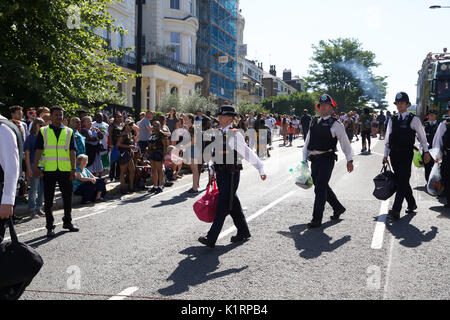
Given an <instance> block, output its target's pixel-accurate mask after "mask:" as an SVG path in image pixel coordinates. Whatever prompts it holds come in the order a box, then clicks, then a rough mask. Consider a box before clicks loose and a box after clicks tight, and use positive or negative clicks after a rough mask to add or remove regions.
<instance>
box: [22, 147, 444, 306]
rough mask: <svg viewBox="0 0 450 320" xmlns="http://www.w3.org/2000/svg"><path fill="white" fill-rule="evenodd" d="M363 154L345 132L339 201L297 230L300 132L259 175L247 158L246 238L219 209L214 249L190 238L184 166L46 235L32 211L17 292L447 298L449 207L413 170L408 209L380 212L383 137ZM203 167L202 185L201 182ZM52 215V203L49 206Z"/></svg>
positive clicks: (195, 231)
mask: <svg viewBox="0 0 450 320" xmlns="http://www.w3.org/2000/svg"><path fill="white" fill-rule="evenodd" d="M374 143H375V144H376V145H375V146H374V147H373V154H372V155H370V156H369V155H361V154H359V151H360V149H361V144H360V142H354V143H353V148H354V150H355V154H356V156H355V171H354V173H352V174H348V173H347V172H346V162H345V160H344V156H343V154H342V152H340V153H339V162H338V163H337V164H336V167H335V170H334V174H333V178H332V181H331V186H332V188H333V189H334V190H335V192H336V194H337V196H338V198H339V199H340V201H341V202H342V203H343V204H344V205H345V207H346V208H347V212H346V213H345V214H344V215H343V216H342V220H340V221H337V222H334V221H333V222H332V221H330V220H329V216H331V215H332V210H331V208H330V207H328V206H327V207H326V211H325V215H324V226H323V228H321V229H315V230H308V229H307V228H306V224H307V223H308V222H309V221H310V220H311V216H312V205H313V201H314V191H313V189H310V190H303V189H301V188H299V187H297V186H295V184H294V182H293V180H292V178H291V176H290V174H289V169H290V168H293V167H295V165H296V164H298V162H299V161H300V158H301V152H302V147H303V141H300V140H296V141H295V143H294V146H293V147H290V148H285V147H279V146H278V145H277V146H276V148H275V150H274V151H273V152H272V155H273V156H272V157H271V158H269V159H267V160H264V163H265V167H266V172H267V174H268V179H267V181H266V182H262V181H261V180H260V178H259V176H258V173H257V171H256V169H254V168H253V167H251V166H249V165H246V167H245V170H244V172H243V174H242V177H241V184H240V187H239V191H238V194H239V197H240V199H241V202H242V205H243V206H244V207H245V208H246V211H245V213H246V216H247V218H248V220H249V227H250V230H251V233H252V238H251V240H250V241H249V242H247V243H244V244H242V245H236V244H231V243H230V237H231V236H232V235H234V234H235V230H234V229H233V224H232V221H231V218H229V217H228V218H227V220H226V223H225V226H224V228H223V233H222V235H221V237H220V239H219V241H218V243H217V246H216V249H215V250H211V249H209V248H207V247H203V246H202V245H201V244H200V243H198V242H197V238H198V237H199V236H203V235H206V233H207V231H208V230H209V225H208V224H205V223H202V222H200V221H199V220H197V218H196V216H195V214H194V212H193V210H192V205H193V204H194V202H195V201H196V199H198V198H199V197H200V196H201V195H199V196H197V197H193V196H190V195H188V194H187V193H186V191H188V190H189V189H190V187H191V184H190V182H191V180H190V179H191V177H186V178H185V179H183V180H182V181H178V182H177V184H176V185H174V186H173V187H172V188H170V189H167V190H166V191H165V192H164V193H162V194H160V195H157V196H154V197H150V196H148V195H147V194H144V193H142V194H136V195H133V196H132V197H129V198H127V199H125V200H123V201H120V200H118V201H114V202H108V203H105V204H101V205H96V206H92V207H84V208H78V209H75V210H74V212H73V217H74V219H75V220H76V221H75V223H76V224H77V225H78V226H79V227H80V228H81V232H79V233H76V234H71V233H65V232H64V231H62V229H61V225H59V226H57V229H56V232H57V237H56V238H55V239H52V240H48V239H47V238H46V236H45V234H46V231H45V229H44V228H43V227H44V225H45V219H43V218H40V219H36V220H32V221H30V222H27V223H23V224H20V225H18V227H17V229H18V232H19V234H21V235H22V236H21V237H20V239H21V240H22V241H26V242H27V243H29V244H31V245H32V246H33V247H35V248H37V249H38V251H39V252H40V254H41V255H42V257H43V259H44V261H45V264H44V266H43V268H42V270H41V272H40V273H39V274H38V276H37V277H36V278H35V280H34V281H33V283H32V284H31V286H30V287H29V288H28V289H29V291H28V292H26V293H25V294H24V295H23V297H22V299H25V300H35V299H79V300H85V299H96V300H97V299H98V300H106V299H110V298H112V297H113V296H114V295H116V297H113V299H116V300H117V299H145V298H152V299H181V300H185V299H186V300H190V299H199V300H209V299H226V300H240V299H255V300H265V299H275V300H279V299H288V300H300V299H371V300H372V299H373V300H382V299H449V298H450V290H449V289H450V278H449V276H448V273H449V271H450V270H449V266H450V263H449V252H450V250H449V247H448V244H449V243H450V233H449V232H448V231H449V223H450V220H449V217H450V215H449V212H444V209H443V205H442V204H440V203H439V202H438V199H436V198H433V197H431V196H429V195H428V194H427V193H426V192H425V191H424V188H423V185H424V184H425V181H424V178H423V175H424V173H423V169H416V168H414V169H413V175H412V178H411V184H412V186H413V188H414V193H415V197H416V199H417V202H418V206H419V209H418V210H417V212H418V213H417V215H415V216H408V215H406V214H405V213H402V219H401V220H400V221H398V222H396V223H391V222H390V221H389V219H387V221H386V222H385V220H386V214H387V210H388V208H389V205H392V201H393V199H391V201H390V203H388V202H384V203H383V202H382V201H379V200H376V199H375V198H374V197H373V196H372V191H373V182H372V179H373V177H375V176H376V175H377V174H378V173H379V170H380V168H381V161H382V154H383V150H384V149H383V148H384V141H378V140H376V139H375V142H374ZM206 178H207V176H206V174H204V175H203V176H202V179H203V180H202V186H206ZM56 215H57V217H56V222H60V218H61V217H62V212H57V213H56Z"/></svg>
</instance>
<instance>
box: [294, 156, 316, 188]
mask: <svg viewBox="0 0 450 320" xmlns="http://www.w3.org/2000/svg"><path fill="white" fill-rule="evenodd" d="M290 171H291V173H292V174H293V175H294V179H295V184H296V185H297V186H299V187H301V188H303V189H309V188H311V187H312V186H313V180H312V177H311V171H310V170H309V168H308V164H307V163H306V162H305V161H303V162H302V163H301V164H299V165H298V166H297V167H296V168H295V169H291V170H290Z"/></svg>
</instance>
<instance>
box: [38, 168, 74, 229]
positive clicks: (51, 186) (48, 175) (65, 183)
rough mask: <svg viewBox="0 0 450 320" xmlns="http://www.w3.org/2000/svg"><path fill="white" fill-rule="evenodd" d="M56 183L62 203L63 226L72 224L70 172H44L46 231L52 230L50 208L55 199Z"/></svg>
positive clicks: (52, 219)
mask: <svg viewBox="0 0 450 320" xmlns="http://www.w3.org/2000/svg"><path fill="white" fill-rule="evenodd" d="M57 182H58V185H59V189H60V190H61V193H62V198H63V202H64V217H63V222H64V224H70V223H72V192H73V183H72V181H70V172H62V171H54V172H50V171H45V172H44V202H45V204H44V211H45V219H46V222H47V225H46V228H47V229H48V230H50V229H54V225H53V222H54V221H55V219H54V218H53V213H52V208H53V200H54V198H55V189H56V183H57Z"/></svg>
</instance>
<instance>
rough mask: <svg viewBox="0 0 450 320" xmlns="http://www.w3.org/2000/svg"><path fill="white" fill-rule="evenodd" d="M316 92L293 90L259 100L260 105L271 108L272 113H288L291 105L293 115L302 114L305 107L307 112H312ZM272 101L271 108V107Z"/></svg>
mask: <svg viewBox="0 0 450 320" xmlns="http://www.w3.org/2000/svg"><path fill="white" fill-rule="evenodd" d="M316 96H317V94H312V93H309V92H294V93H291V94H289V95H284V96H279V97H270V98H266V99H264V100H263V101H261V103H262V105H263V106H264V107H265V108H266V109H268V110H271V111H270V112H272V113H278V114H286V115H289V114H290V111H291V107H294V108H295V115H297V116H300V115H303V110H305V109H307V110H308V112H310V113H314V112H315V111H314V105H315V104H316V101H317V99H316ZM272 102H273V107H274V108H273V109H272Z"/></svg>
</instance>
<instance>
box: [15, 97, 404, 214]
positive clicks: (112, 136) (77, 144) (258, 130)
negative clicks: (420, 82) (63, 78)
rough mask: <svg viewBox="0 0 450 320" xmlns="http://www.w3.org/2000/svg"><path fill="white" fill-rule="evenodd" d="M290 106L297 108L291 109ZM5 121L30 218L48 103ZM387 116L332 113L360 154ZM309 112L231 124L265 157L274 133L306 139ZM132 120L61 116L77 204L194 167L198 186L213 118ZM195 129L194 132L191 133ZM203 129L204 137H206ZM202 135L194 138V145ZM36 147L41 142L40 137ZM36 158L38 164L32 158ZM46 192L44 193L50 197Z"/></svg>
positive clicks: (169, 180)
mask: <svg viewBox="0 0 450 320" xmlns="http://www.w3.org/2000/svg"><path fill="white" fill-rule="evenodd" d="M292 109H294V110H295V108H292ZM9 110H10V114H11V116H10V121H12V122H13V123H14V124H16V126H17V127H18V128H19V130H20V132H21V134H22V137H23V140H24V142H25V144H24V161H23V171H24V174H23V179H20V180H19V181H20V188H19V192H18V198H17V199H18V200H17V201H18V202H19V203H20V202H22V203H27V204H28V208H29V214H30V216H32V217H36V216H45V212H44V211H43V209H42V208H43V204H44V190H45V186H44V183H45V182H44V179H43V175H42V174H35V172H34V171H35V170H34V168H35V167H37V168H39V169H40V170H41V171H43V169H44V161H43V158H42V157H40V158H39V159H35V154H36V150H37V149H38V147H37V145H38V144H39V143H38V140H39V136H41V140H42V139H43V137H42V135H43V133H42V132H43V128H45V127H47V126H49V125H50V124H51V123H52V116H51V112H50V109H48V108H46V107H41V108H39V109H37V110H36V109H34V108H30V109H29V110H27V112H26V118H25V119H23V108H22V107H20V106H13V107H10V108H9ZM392 116H396V113H395V112H394V113H393V114H392V115H391V113H390V112H389V111H387V112H386V114H384V112H383V111H380V113H379V114H376V113H371V112H370V110H369V109H368V108H365V109H363V111H362V112H361V114H359V112H358V111H356V110H355V111H351V112H348V113H344V112H341V113H340V114H338V113H336V112H333V113H332V115H331V117H333V118H334V119H336V120H337V121H339V122H340V123H342V124H343V125H344V128H345V133H346V134H347V137H348V139H349V141H350V143H351V142H353V140H354V139H355V138H356V141H359V136H361V139H362V150H361V152H368V153H369V154H370V153H371V138H375V137H377V136H378V134H379V135H380V139H384V136H385V134H386V131H387V127H388V124H389V121H390V119H391V117H392ZM312 119H313V116H312V115H310V114H309V112H308V110H307V109H305V110H304V112H303V115H302V116H301V117H300V116H296V115H293V113H291V114H290V115H286V114H283V115H281V114H269V113H268V114H264V113H258V114H255V113H254V112H250V113H249V114H237V115H236V117H234V120H233V126H234V127H235V128H237V129H240V130H241V131H242V132H243V133H244V135H245V141H246V143H247V145H248V146H249V147H250V149H252V150H254V151H256V153H257V154H258V155H259V156H260V157H265V156H267V157H270V149H271V148H272V147H271V146H272V140H273V137H275V136H277V137H278V138H279V139H280V141H282V144H281V145H280V147H281V146H283V147H290V146H292V143H293V140H294V139H297V138H300V137H302V136H303V139H304V140H306V138H307V135H308V132H309V128H310V125H311V122H312ZM137 120H138V121H135V119H133V117H130V116H127V115H126V114H122V113H121V112H120V111H117V112H115V113H114V114H113V115H112V116H111V117H108V116H107V115H106V114H102V113H97V114H95V115H94V118H91V116H90V115H89V112H88V111H86V110H81V111H79V112H78V116H77V117H72V118H70V119H69V118H66V117H64V116H63V118H62V126H63V127H70V128H71V129H72V132H73V150H74V152H75V157H76V159H75V168H74V169H75V176H74V182H73V193H74V194H75V195H78V196H81V198H82V200H81V203H82V204H87V203H91V202H94V203H95V202H100V201H106V200H107V199H108V197H107V194H106V193H107V192H106V185H107V183H108V180H109V182H113V181H120V189H121V193H122V194H123V195H125V194H129V193H133V192H135V191H136V190H139V191H142V190H145V189H149V186H152V188H151V189H149V193H151V194H159V193H161V192H163V190H164V188H166V187H171V186H172V185H173V184H174V181H176V180H178V179H181V178H182V176H183V174H185V173H192V175H193V184H192V188H191V189H190V190H189V191H188V193H190V194H197V193H198V192H199V181H200V177H201V174H202V173H203V172H205V170H206V168H207V164H208V159H207V157H204V155H203V153H204V151H205V149H206V148H207V147H208V145H209V144H210V143H211V141H212V139H211V137H210V135H211V134H210V129H214V128H217V127H218V126H219V122H218V119H217V118H216V117H215V115H212V114H211V113H210V112H206V113H205V114H204V113H203V111H202V110H201V109H198V110H197V112H196V114H178V113H177V110H176V109H175V108H171V109H170V111H169V113H168V114H166V115H164V114H159V115H156V114H155V112H152V111H148V112H143V113H141V114H140V117H139V119H137ZM196 130H197V132H199V133H200V136H198V135H197V134H196ZM208 135H209V136H208ZM196 139H197V140H201V142H200V143H196ZM40 144H41V146H40V147H41V148H42V147H43V146H42V141H41V142H40ZM36 161H37V163H36ZM49 197H50V195H49Z"/></svg>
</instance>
